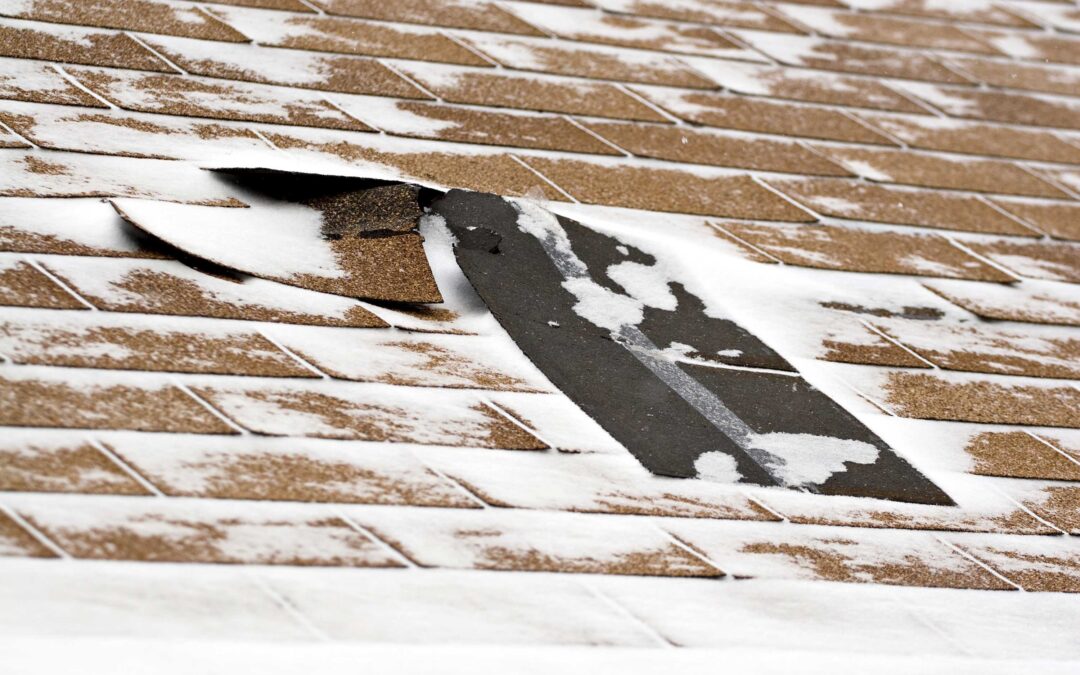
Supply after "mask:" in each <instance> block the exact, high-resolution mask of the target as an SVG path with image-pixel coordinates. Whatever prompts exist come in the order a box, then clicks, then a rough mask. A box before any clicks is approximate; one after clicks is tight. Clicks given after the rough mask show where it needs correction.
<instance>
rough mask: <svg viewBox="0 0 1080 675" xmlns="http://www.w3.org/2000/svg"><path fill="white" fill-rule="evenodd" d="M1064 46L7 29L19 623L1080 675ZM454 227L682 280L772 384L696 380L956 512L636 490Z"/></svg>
mask: <svg viewBox="0 0 1080 675" xmlns="http://www.w3.org/2000/svg"><path fill="white" fill-rule="evenodd" d="M1078 21H1080V19H1078V16H1077V11H1076V9H1075V7H1074V5H1073V4H1072V3H1069V2H1063V1H1059V0H964V1H963V2H959V1H958V2H953V3H942V2H932V1H929V0H820V1H795V0H792V1H788V2H784V1H780V0H753V1H751V0H730V1H729V0H722V1H721V0H678V1H673V2H656V1H650V0H409V1H408V2H377V1H368V0H220V1H218V2H210V1H206V2H202V1H199V2H196V1H189V0H86V1H84V2H60V1H58V0H7V1H3V2H0V556H2V558H0V577H3V578H4V579H7V580H8V581H9V582H11V583H4V584H0V629H2V630H4V631H7V630H8V629H9V628H10V629H11V630H16V628H18V630H20V631H24V632H26V633H29V634H40V635H45V636H58V635H92V634H93V635H101V634H108V635H113V636H142V637H150V638H170V639H171V638H178V637H183V636H189V637H208V636H214V637H223V638H224V639H227V640H246V639H251V638H252V637H257V638H260V639H274V638H275V637H288V638H289V639H296V640H312V639H315V638H322V639H331V640H340V641H367V642H380V641H389V642H402V641H405V642H461V643H475V642H485V643H500V644H544V645H553V644H558V645H570V644H600V645H612V646H615V645H618V646H639V647H642V646H657V645H675V646H714V647H730V646H733V645H734V646H746V647H750V648H754V647H757V648H761V647H763V643H762V642H761V641H762V639H763V638H762V637H761V636H762V635H765V634H768V635H769V636H771V637H769V642H768V647H769V648H770V649H773V648H777V647H779V648H781V649H811V650H821V649H832V650H840V651H846V650H861V649H871V650H879V651H881V652H883V653H894V654H899V653H904V652H908V651H910V647H911V644H918V645H920V648H924V649H925V650H926V651H927V653H933V654H940V655H965V654H966V655H968V656H971V655H972V654H974V655H987V656H990V657H995V656H1003V657H1004V656H1023V657H1028V658H1031V657H1033V656H1046V657H1047V658H1069V657H1071V658H1077V657H1080V652H1078V651H1077V648H1076V643H1075V630H1074V629H1075V628H1076V626H1077V625H1080V624H1078V623H1077V622H1080V615H1077V612H1076V609H1075V601H1074V600H1073V599H1072V598H1071V597H1067V596H1064V595H1061V594H1064V593H1075V592H1080V539H1077V535H1078V534H1080V517H1078V515H1077V514H1078V513H1080V372H1078V371H1080V365H1078V364H1080V286H1078V285H1077V284H1078V283H1080V243H1078V242H1080V226H1078V223H1080V133H1078V130H1080V34H1078V32H1080V23H1078ZM282 175H284V176H285V178H284V179H282V178H281V176H282ZM267 176H271V177H270V178H268V177H267ZM272 176H277V177H278V178H272ZM450 189H461V190H469V191H481V192H489V193H494V194H496V195H500V196H503V197H510V198H515V199H519V200H522V201H521V202H520V203H524V204H528V205H532V206H534V207H537V208H543V209H545V210H547V211H550V212H553V213H555V214H557V215H558V216H560V217H563V218H565V219H569V220H571V221H574V222H576V223H580V224H581V226H582V227H584V228H585V229H586V230H589V229H591V230H595V231H599V232H602V233H603V234H604V235H605V236H606V237H608V238H610V240H611V241H615V242H621V245H622V248H624V249H627V250H632V251H635V252H638V251H644V252H645V253H646V254H648V255H649V256H651V257H652V258H653V259H655V260H661V261H665V263H664V264H667V265H670V266H671V268H672V269H674V270H676V271H677V272H678V275H679V278H680V282H681V283H682V284H683V286H682V287H681V288H682V290H683V291H685V293H684V294H680V295H678V297H677V298H676V296H674V295H672V298H673V299H674V302H675V304H676V306H678V303H679V302H682V303H686V302H689V299H690V298H693V299H694V300H695V301H698V302H700V303H702V305H701V309H702V312H704V313H707V314H708V315H709V317H711V318H713V319H716V320H717V321H718V322H721V323H722V321H721V320H723V321H727V322H728V323H729V324H730V325H733V326H736V327H741V328H740V330H743V331H744V332H745V333H746V334H748V335H752V337H753V340H754V341H755V344H760V345H761V346H762V347H763V350H761V352H760V353H758V354H757V355H758V356H760V354H764V353H768V354H771V355H773V356H775V357H776V358H775V360H774V361H770V362H768V363H764V362H761V361H760V360H758V361H755V360H754V357H755V354H746V353H744V352H743V351H740V350H736V351H739V353H738V354H735V353H733V352H731V353H728V352H726V351H724V350H720V349H716V350H713V351H717V352H718V353H717V354H716V355H713V354H706V353H702V352H701V351H700V349H699V348H698V345H686V344H682V343H681V342H679V341H678V340H674V339H673V340H672V341H671V343H672V344H671V349H670V354H669V356H670V358H671V359H672V361H677V362H679V363H683V364H691V365H690V366H689V367H692V368H693V369H697V370H700V371H702V372H703V373H704V375H703V376H702V377H703V378H704V379H708V378H710V377H717V378H720V377H723V375H724V374H725V373H734V372H738V373H739V374H740V376H741V377H743V379H744V380H746V381H750V380H752V379H753V378H759V379H761V381H762V382H766V381H768V382H769V383H771V382H773V381H774V380H775V381H781V382H783V383H785V384H790V382H792V381H796V380H797V381H798V382H799V383H801V384H805V385H807V386H810V387H812V388H813V389H814V390H819V391H820V393H821V394H822V395H823V396H824V397H826V398H828V399H831V401H830V403H831V404H832V405H833V406H836V409H837V410H839V409H841V408H842V409H843V411H844V415H846V416H848V417H850V419H852V420H855V421H856V422H855V423H857V424H858V425H859V426H860V427H862V426H865V428H866V429H868V430H869V432H871V433H872V434H873V436H874V438H879V439H880V440H881V443H882V444H883V446H884V447H888V448H891V449H892V450H894V451H895V454H896V457H898V458H899V459H900V460H902V461H903V465H904V466H905V467H908V468H909V469H911V470H912V471H914V472H916V473H918V474H919V475H920V476H923V477H925V479H926V480H927V481H928V482H929V483H932V485H933V486H936V488H938V489H940V491H941V493H942V494H944V495H947V497H948V500H951V501H952V502H955V504H954V505H947V503H946V501H945V500H940V501H938V502H934V503H902V502H899V501H890V500H886V499H875V498H872V497H867V496H858V495H860V494H866V492H859V491H858V490H853V489H847V490H846V491H835V492H836V493H835V494H829V491H828V490H825V491H823V492H824V493H823V494H817V493H813V492H809V491H795V490H789V489H784V488H782V487H765V486H762V485H751V484H748V483H739V482H734V481H735V480H736V479H737V478H738V475H736V476H735V477H734V478H732V475H731V474H730V472H729V473H727V474H725V473H724V472H723V471H719V470H716V471H714V472H713V473H712V474H710V475H709V476H706V474H708V472H706V471H701V472H700V473H699V475H701V476H706V477H711V478H712V480H703V479H700V478H694V479H677V478H667V477H662V476H658V475H655V474H653V473H650V472H649V471H648V470H646V469H645V468H644V467H643V466H642V465H641V463H639V462H638V461H637V460H636V459H635V456H634V455H633V454H631V453H630V452H628V451H627V449H626V447H624V444H622V443H620V442H618V441H617V440H616V438H620V434H617V433H611V434H609V433H608V431H605V429H604V427H603V426H602V425H601V424H598V423H597V422H596V421H594V420H593V419H591V418H590V417H589V416H588V415H586V414H585V413H584V412H582V410H581V409H579V408H578V407H577V406H576V405H575V404H574V402H573V401H572V400H571V399H570V398H568V397H567V395H566V394H564V393H563V392H561V391H560V390H559V389H558V387H556V386H555V385H554V384H553V383H552V381H551V380H549V379H548V377H546V376H545V375H544V373H543V372H542V370H543V369H542V368H538V367H537V365H534V364H533V363H532V362H531V361H530V360H529V358H527V357H526V354H525V353H523V352H522V349H521V348H519V346H518V345H516V344H515V343H514V340H513V339H512V338H511V336H510V335H509V334H508V333H507V332H506V331H505V330H504V329H503V327H502V326H501V325H500V323H499V321H497V320H496V317H495V316H493V314H492V312H491V311H489V310H488V308H487V307H486V306H485V304H484V302H483V301H482V300H481V298H480V296H478V295H477V294H476V293H475V292H474V290H473V288H472V286H471V285H470V283H469V280H468V279H467V278H466V276H465V275H464V274H463V273H462V270H461V269H460V268H459V266H458V262H457V260H456V259H455V257H454V253H453V246H454V245H455V244H458V243H460V239H461V237H462V231H456V232H451V229H448V228H447V225H446V222H445V221H444V220H443V219H442V217H440V216H439V215H438V214H437V213H436V212H434V211H432V210H431V209H430V207H431V206H432V204H433V203H434V202H435V201H436V200H437V199H438V198H439V197H440V196H441V195H442V194H444V193H445V191H447V190H450ZM436 211H437V209H436ZM476 224H477V225H482V223H479V222H478V223H476ZM627 269H629V268H627ZM624 271H625V270H624ZM510 276H511V275H508V277H510ZM642 279H645V280H644V281H642ZM650 279H651V278H646V277H645V276H634V275H631V274H627V275H626V276H625V277H624V278H622V279H621V280H620V281H619V283H620V284H622V286H623V287H624V288H626V289H628V291H629V295H635V294H636V293H640V294H642V295H643V296H645V295H648V294H649V293H650V292H654V293H655V292H657V291H656V288H657V287H656V286H655V285H650V284H652V283H653V282H652V281H650ZM635 284H639V285H637V286H635ZM663 288H664V291H663V292H662V293H660V295H662V296H663V297H655V296H653V299H654V300H655V301H656V302H657V303H660V304H663V303H666V302H669V300H668V297H667V295H666V293H667V290H666V289H667V286H666V285H664V287H663ZM635 297H637V296H636V295H635ZM646 304H647V303H646ZM717 325H719V323H718V324H717ZM725 325H726V324H725ZM746 344H750V343H749V342H747V343H746ZM664 346H665V347H666V346H667V345H664ZM683 348H685V349H683ZM680 350H681V351H680ZM695 350H698V351H695ZM527 351H528V350H526V352H527ZM566 358H567V359H571V358H572V354H570V353H568V354H567V357H566ZM778 364H779V365H778ZM538 365H542V364H538ZM581 367H582V368H585V369H592V370H595V371H596V372H598V373H599V372H601V371H602V370H603V369H604V367H605V364H604V363H588V364H583V365H582V366H581ZM725 369H726V370H725ZM747 371H754V372H752V373H748V372H747ZM763 371H764V372H763ZM790 371H798V376H797V377H792V372H790ZM586 372H588V371H586ZM695 372H696V371H695ZM597 379H601V378H597ZM769 386H772V385H771V384H770V385H768V386H767V385H766V384H761V385H760V386H757V387H756V389H755V390H756V391H759V392H766V391H768V390H769ZM634 393H635V394H640V392H634ZM781 394H783V395H781ZM609 395H610V396H611V397H623V398H624V399H627V400H628V399H630V398H632V397H631V396H630V395H629V394H628V392H625V391H619V390H618V389H617V388H613V389H612V390H611V391H610V392H609ZM786 395H788V392H787V391H786V390H785V391H783V392H780V391H779V389H777V390H776V391H774V393H773V394H772V395H770V394H767V393H765V394H763V396H764V398H763V399H761V400H759V401H757V402H756V403H755V404H754V405H753V406H750V403H747V406H748V407H747V408H746V415H747V416H750V415H751V411H750V408H751V407H753V409H754V412H753V415H757V416H759V417H760V418H761V419H762V420H764V421H765V422H768V421H769V420H770V419H773V420H775V419H778V418H780V417H782V415H779V414H776V415H771V416H770V414H769V406H770V405H774V406H775V405H779V403H777V402H778V401H781V400H783V399H784V396H786ZM755 419H757V417H755ZM845 419H847V418H845ZM763 424H764V422H763ZM764 426H768V425H767V424H764ZM657 443H658V444H661V445H662V444H663V443H664V439H659V440H658V441H657ZM840 470H842V471H848V470H852V471H853V469H852V466H851V463H850V462H849V463H848V465H847V466H845V465H844V463H843V462H841V464H840ZM853 475H854V474H853ZM876 496H882V495H880V494H878V495H876ZM23 559H25V560H23ZM245 566H249V567H245ZM330 568H338V569H330ZM29 580H35V584H31V583H29ZM37 580H40V586H38V585H36V583H37ZM945 589H949V590H945ZM1016 589H1023V590H1025V591H1038V593H1010V592H1009V591H1015V590H1016ZM958 598H960V599H962V600H963V601H958V600H957V599H958ZM785 603H787V604H785ZM16 606H23V607H32V608H33V611H32V612H31V613H30V615H32V616H34V617H41V620H40V621H38V620H37V619H35V620H34V621H33V622H32V623H33V624H34V625H33V626H30V627H29V628H26V627H25V626H24V627H21V628H19V626H21V624H20V621H22V619H23V617H22V616H21V615H19V616H17V615H16V614H18V613H17V612H16V610H15V609H13V608H15V607H16ZM795 606H798V607H799V608H801V609H800V611H798V612H795V611H787V610H784V611H781V609H782V608H784V607H795ZM196 607H199V608H200V609H195V608H196ZM862 607H867V608H873V609H874V611H869V612H867V611H862V610H861V609H859V611H856V608H862ZM778 608H781V609H778ZM807 608H810V610H807ZM1051 614H1053V616H1055V617H1059V618H1060V620H1058V621H1048V620H1047V619H1046V617H1047V616H1050V615H1051ZM215 615H216V616H215ZM693 617H696V618H693ZM794 617H808V618H805V620H803V619H802V618H794ZM988 617H999V618H1001V621H1002V622H1003V623H1000V624H995V623H993V619H992V618H988ZM1033 617H1034V618H1033ZM979 622H982V623H979ZM1035 622H1037V623H1038V624H1039V627H1040V628H1041V629H1043V631H1044V633H1045V636H1044V637H1045V639H1044V637H1039V636H1035V635H1034V632H1033V631H1034V628H1033V627H1032V624H1033V623H1035ZM819 633H820V637H815V636H817V635H818V634H819ZM1003 636H1008V639H1003ZM855 638H861V641H860V640H858V639H855ZM913 640H914V641H916V642H914V643H913V642H912V641H913ZM1010 641H1011V644H1007V643H1009V642H1010ZM826 642H827V643H829V644H827V645H825V646H824V647H823V644H824V643H826ZM848 643H858V644H848Z"/></svg>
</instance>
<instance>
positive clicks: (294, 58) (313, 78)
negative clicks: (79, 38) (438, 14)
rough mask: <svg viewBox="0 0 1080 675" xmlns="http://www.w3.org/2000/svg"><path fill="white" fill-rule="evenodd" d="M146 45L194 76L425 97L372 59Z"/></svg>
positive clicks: (165, 42) (167, 40)
mask: <svg viewBox="0 0 1080 675" xmlns="http://www.w3.org/2000/svg"><path fill="white" fill-rule="evenodd" d="M146 42H147V44H149V45H151V46H152V47H153V48H154V49H155V50H156V51H158V52H159V53H161V54H162V55H163V56H165V57H167V58H168V59H169V60H170V61H172V62H173V63H175V64H177V65H178V66H180V67H182V68H183V69H184V70H187V71H188V72H189V73H191V74H193V75H202V76H205V77H216V78H221V79H225V80H241V81H245V82H262V83H265V84H277V85H282V86H290V87H299V88H301V89H320V90H325V91H340V92H346V93H350V94H375V95H380V96H395V97H400V98H429V97H428V96H427V95H426V94H424V93H423V92H421V91H420V90H419V89H417V88H416V87H415V86H413V85H411V84H409V83H408V82H407V81H406V80H405V79H403V78H402V77H400V76H399V75H396V74H394V72H393V71H392V70H390V69H389V68H387V67H386V66H384V65H382V64H381V63H379V62H378V61H376V60H375V59H365V58H358V57H354V56H345V55H341V54H317V53H311V52H305V51H300V50H294V49H260V48H259V47H257V46H253V45H225V44H215V43H211V42H206V41H203V40H189V39H186V38H176V37H153V38H146Z"/></svg>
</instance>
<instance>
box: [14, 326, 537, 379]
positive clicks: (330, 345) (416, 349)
mask: <svg viewBox="0 0 1080 675" xmlns="http://www.w3.org/2000/svg"><path fill="white" fill-rule="evenodd" d="M272 333H273V336H274V337H275V338H276V339H277V340H279V341H280V342H281V343H282V344H283V345H285V346H286V347H287V348H288V349H289V350H290V351H292V352H293V353H294V354H297V355H299V356H301V357H303V358H304V359H306V360H308V361H310V362H311V363H313V364H314V365H315V366H317V367H318V368H319V369H320V370H322V371H323V372H326V373H328V374H330V375H333V376H334V377H340V378H342V379H346V380H356V381H358V382H383V383H386V384H400V385H409V386H420V387H450V388H454V389H493V390H508V391H550V386H549V385H548V384H547V381H546V380H545V379H544V377H543V375H541V374H540V373H539V372H537V371H536V370H535V369H534V368H532V367H530V366H529V364H526V363H521V362H520V359H519V358H518V352H517V349H516V348H515V347H514V345H513V343H512V341H510V340H508V339H505V338H502V337H501V336H500V337H499V338H496V337H486V336H473V335H439V334H427V335H424V334H415V333H412V334H410V333H388V332H384V331H362V332H353V333H351V334H344V333H342V332H341V331H335V330H320V329H314V328H304V329H294V330H290V329H285V328H284V327H283V328H281V329H275V330H273V331H272ZM0 352H3V349H0ZM510 364H513V365H510Z"/></svg>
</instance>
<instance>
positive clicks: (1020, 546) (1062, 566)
mask: <svg viewBox="0 0 1080 675" xmlns="http://www.w3.org/2000/svg"><path fill="white" fill-rule="evenodd" d="M948 539H949V542H950V543H952V544H954V545H956V546H958V547H960V548H961V549H962V550H963V551H964V552H965V553H968V554H969V555H971V556H972V557H973V558H975V559H976V560H978V561H979V562H982V563H984V564H986V565H989V566H991V567H993V568H994V569H995V570H998V571H1000V572H1001V573H1002V574H1003V575H1005V576H1006V577H1008V578H1009V579H1010V580H1012V581H1014V582H1016V583H1017V584H1019V585H1020V587H1021V588H1023V589H1024V590H1025V591H1043V592H1057V593H1077V592H1080V546H1077V544H1076V543H1075V541H1074V540H1073V538H1068V539H1062V538H1057V537H1010V536H992V535H949V537H948Z"/></svg>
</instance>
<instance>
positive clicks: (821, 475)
mask: <svg viewBox="0 0 1080 675" xmlns="http://www.w3.org/2000/svg"><path fill="white" fill-rule="evenodd" d="M431 209H432V210H433V211H434V212H435V213H438V214H439V215H441V216H442V217H443V218H445V219H446V222H447V225H448V227H449V228H450V230H451V232H452V233H453V234H454V236H455V238H456V240H457V243H456V246H455V249H454V251H455V255H456V257H457V260H458V263H459V264H460V265H461V268H462V270H463V271H464V272H465V275H466V276H467V277H468V279H469V281H470V282H471V283H472V285H473V286H474V288H475V289H476V290H477V292H478V293H479V295H480V297H481V298H482V299H483V300H484V302H485V303H486V304H487V305H488V307H489V308H490V309H491V311H492V313H493V314H494V315H495V317H496V319H497V320H498V321H499V322H500V324H502V326H503V327H504V328H505V329H506V330H507V331H508V332H509V333H510V335H511V336H512V337H513V338H514V339H515V341H516V342H517V344H518V346H520V347H521V349H522V350H523V351H524V352H525V354H526V355H527V356H528V357H529V358H530V359H531V360H532V361H533V363H535V364H536V365H537V366H538V367H539V368H540V369H541V370H542V371H543V372H544V373H545V374H546V375H547V376H548V378H549V379H551V381H552V382H553V383H554V384H555V385H556V386H557V387H559V389H561V390H562V391H563V392H564V393H566V394H567V395H568V396H569V397H570V398H571V399H573V400H574V401H575V402H576V403H577V404H578V405H579V406H580V407H581V408H582V409H583V410H584V411H585V412H586V413H588V414H589V415H590V416H591V417H592V418H593V419H595V420H596V421H597V422H598V423H599V424H600V425H601V426H602V427H604V428H605V429H606V430H607V431H608V433H610V434H611V435H612V436H613V437H615V438H616V439H617V440H618V441H619V442H621V443H622V444H623V445H624V446H626V448H627V449H628V450H629V451H630V452H631V453H632V454H633V455H634V456H635V457H636V458H637V459H638V460H639V461H640V462H641V463H642V464H643V465H644V466H645V467H646V468H648V469H649V470H650V471H652V472H653V473H656V474H659V475H664V476H674V477H681V478H699V477H703V478H710V477H711V478H715V479H717V480H724V481H733V480H738V481H741V482H746V483H755V484H759V485H783V486H787V487H793V488H799V489H806V490H810V491H813V492H819V493H823V494H838V495H852V496H864V497H877V498H882V499H892V500H898V501H907V502H917V503H927V504H942V505H952V504H953V502H952V500H951V499H950V498H949V497H948V495H946V494H945V493H944V492H942V491H941V490H940V489H939V488H938V487H937V486H936V485H934V484H933V483H931V482H930V481H929V480H927V479H926V478H925V477H924V476H922V475H921V474H920V473H919V472H918V471H916V470H915V469H914V468H913V467H912V466H911V465H909V464H908V463H907V462H906V461H905V460H903V459H902V458H900V457H899V456H898V455H896V454H895V453H894V452H893V451H892V450H891V448H889V446H888V445H887V444H886V443H885V442H884V441H883V440H881V439H880V438H878V437H877V436H876V435H875V434H874V433H873V432H872V431H870V430H869V429H868V428H867V427H866V426H864V425H863V424H862V423H861V422H860V421H859V420H858V419H856V418H855V417H854V416H853V415H851V414H850V413H849V412H847V411H846V410H845V409H844V408H842V407H841V406H840V405H838V404H837V403H836V402H834V401H833V400H832V399H830V398H829V397H828V396H826V395H825V394H823V393H821V392H820V391H818V390H816V389H814V388H813V387H812V386H811V385H810V384H809V383H807V382H806V381H805V380H803V379H802V378H801V377H799V376H798V374H797V373H796V372H794V369H793V368H792V367H791V365H790V364H789V363H787V361H785V360H784V359H783V358H782V357H781V356H780V355H779V354H777V353H776V352H774V351H773V350H772V349H770V348H769V347H768V346H767V345H766V344H764V343H763V342H761V341H760V340H759V339H758V338H756V337H755V336H754V335H752V334H751V333H749V332H748V331H746V330H745V329H744V328H742V327H741V326H739V325H738V324H736V323H734V322H733V321H731V320H728V319H723V318H717V317H712V316H708V315H707V314H706V312H705V304H704V303H703V302H702V300H701V299H700V298H697V297H695V296H694V295H693V294H691V293H690V292H689V291H688V290H687V289H686V288H685V287H683V286H682V285H681V284H679V283H677V282H675V281H673V280H670V278H669V277H668V276H667V275H662V273H661V270H660V269H659V268H657V269H653V270H648V272H649V275H651V276H649V278H650V279H651V280H656V279H659V280H661V281H663V280H665V279H667V281H666V283H667V289H666V290H667V292H668V293H669V294H671V295H672V296H674V298H675V300H676V302H675V303H671V302H670V301H665V302H660V303H657V302H651V301H650V302H648V303H647V304H646V303H645V301H642V300H637V299H635V298H634V296H633V295H632V293H631V292H629V291H628V289H626V288H624V285H622V284H620V283H619V282H617V281H616V279H617V278H618V279H623V280H624V282H633V283H635V284H636V283H638V282H639V281H640V280H634V279H633V277H632V276H627V274H628V273H636V272H640V271H642V269H643V268H650V267H654V266H655V265H656V263H657V261H656V259H655V258H654V257H653V256H651V255H649V254H648V253H645V252H644V251H641V250H638V249H636V248H634V247H632V246H629V245H626V244H624V243H622V242H620V241H618V240H617V239H615V238H613V237H611V236H608V235H605V234H602V233H599V232H596V231H594V230H591V229H589V228H587V227H585V226H584V225H582V224H580V223H577V222H574V221H571V220H568V219H566V218H561V217H555V216H553V215H552V214H548V213H546V212H543V211H542V210H540V209H539V208H538V207H529V206H521V205H518V204H515V203H512V202H509V201H507V200H505V199H503V198H501V197H498V196H496V195H489V194H481V193H471V192H465V191H460V190H452V191H450V192H449V193H447V195H446V196H445V197H443V198H441V199H437V200H435V201H434V202H433V203H432V205H431ZM620 266H622V267H620ZM639 266H640V267H639ZM615 270H618V274H615V273H614V272H615ZM613 276H614V277H615V278H613ZM650 283H655V281H650ZM653 290H657V291H658V290H662V289H658V288H657V289H653ZM590 303H591V308H590V307H588V306H589V305H590ZM621 303H626V305H627V306H630V307H634V306H636V307H638V309H640V315H639V316H640V318H637V319H633V320H632V319H628V318H627V317H631V316H634V313H633V311H630V312H629V313H622V314H620V313H619V312H618V309H617V307H616V306H618V305H620V304H621ZM634 303H637V304H636V305H635V304H634ZM710 361H711V362H714V363H722V364H729V365H736V366H743V367H749V368H762V367H765V368H770V369H772V370H776V371H788V373H784V372H762V371H753V370H743V369H732V368H723V367H715V366H710V365H708V362H710Z"/></svg>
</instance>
